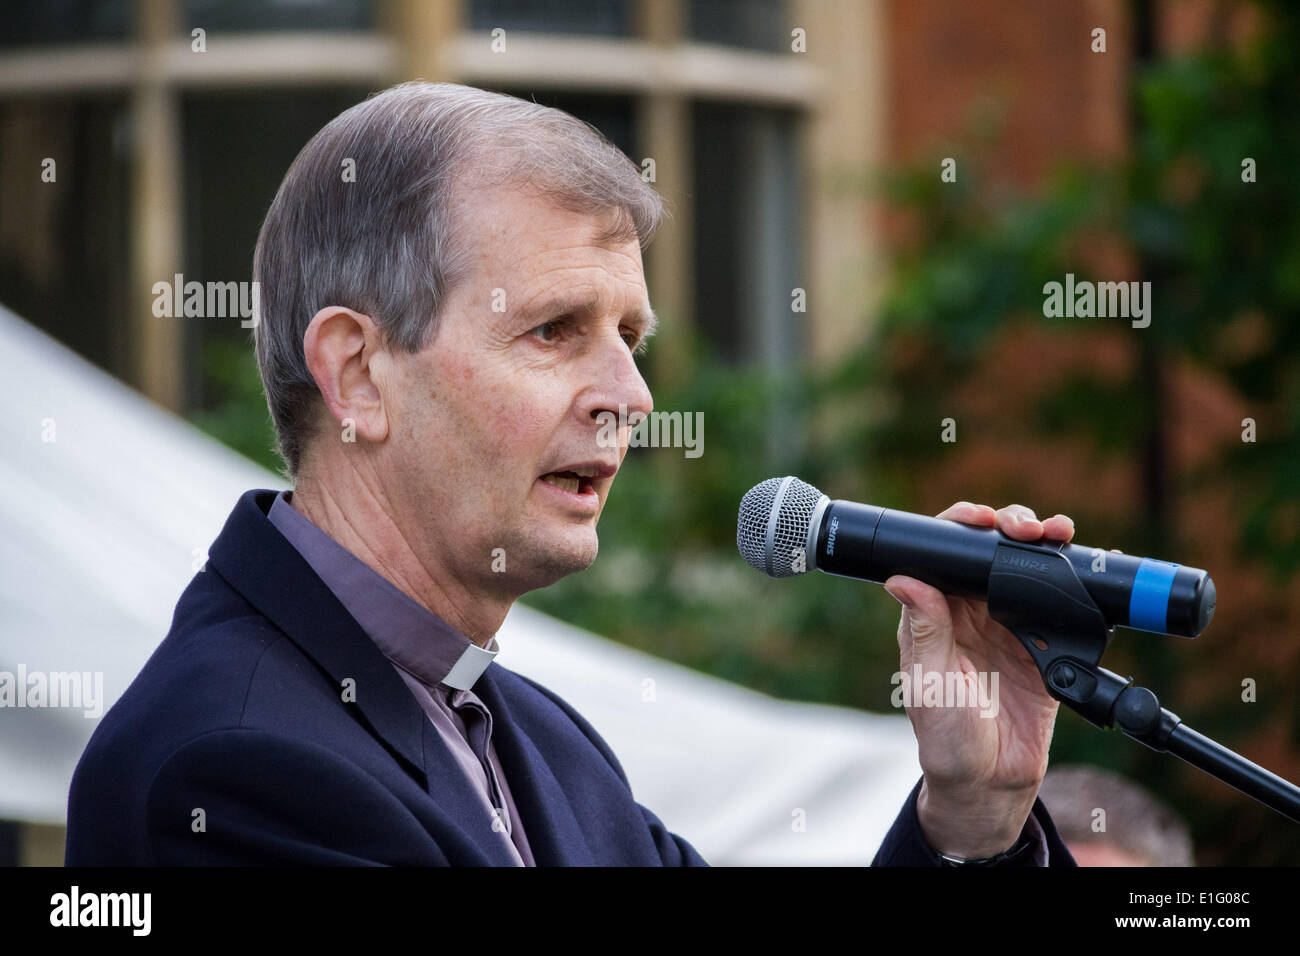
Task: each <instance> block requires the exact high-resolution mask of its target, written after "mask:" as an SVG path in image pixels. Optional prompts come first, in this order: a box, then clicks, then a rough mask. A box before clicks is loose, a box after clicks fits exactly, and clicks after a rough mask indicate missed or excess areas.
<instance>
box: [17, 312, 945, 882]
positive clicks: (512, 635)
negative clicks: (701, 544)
mask: <svg viewBox="0 0 1300 956" xmlns="http://www.w3.org/2000/svg"><path fill="white" fill-rule="evenodd" d="M0 368H4V369H5V370H6V372H7V373H8V374H9V375H11V376H16V377H17V381H16V382H14V381H12V380H11V384H12V385H13V386H14V387H13V388H11V389H10V390H9V392H8V393H7V394H8V396H9V403H10V404H9V408H8V409H7V413H6V414H5V415H4V416H0V489H2V490H3V495H0V679H3V672H8V673H10V674H12V675H15V676H14V677H13V678H11V680H14V681H16V680H17V679H18V677H17V675H19V674H20V673H22V672H25V673H27V674H32V673H36V672H42V673H45V674H51V673H67V672H79V673H90V674H91V675H94V674H96V673H99V674H102V681H103V684H102V695H103V700H102V702H101V703H102V710H107V708H108V707H109V706H111V704H112V702H113V701H115V700H116V699H117V698H118V697H119V696H120V695H121V693H122V692H123V691H124V690H125V689H126V687H127V685H128V684H129V683H130V681H131V680H132V678H133V677H134V676H135V675H136V673H137V672H138V671H139V669H140V668H141V667H142V666H143V664H144V662H145V660H146V659H147V658H148V656H149V654H150V653H152V651H153V650H154V648H155V647H156V646H157V645H158V643H159V642H160V641H161V640H162V638H163V636H164V635H165V634H166V632H167V629H168V626H169V623H170V621H171V615H172V611H173V608H174V606H175V603H176V599H177V598H178V597H179V595H180V593H181V591H182V590H183V589H184V587H185V585H186V584H187V583H188V581H189V579H190V578H191V577H192V576H193V574H194V573H195V571H196V570H197V569H198V568H199V567H200V566H201V565H202V562H203V560H204V557H205V554H206V549H207V546H208V545H209V544H210V543H211V541H212V540H213V539H214V538H215V537H216V535H217V533H218V532H219V531H220V529H221V526H222V524H223V523H224V521H225V519H226V516H227V515H228V514H229V512H230V509H231V508H232V507H233V506H234V503H235V501H236V499H237V498H238V497H239V495H240V494H242V493H243V492H244V491H247V490H248V489H250V488H280V487H284V483H283V480H282V479H280V478H279V477H277V476H275V475H273V474H272V473H270V472H268V471H266V470H264V469H262V468H261V467H259V466H257V465H255V464H253V463H252V462H250V461H248V460H247V459H245V458H243V457H242V456H240V455H238V454H237V453H235V452H233V451H231V450H230V449H228V448H226V447H225V446H224V445H222V444H220V443H219V442H217V441H215V440H213V439H211V438H209V437H208V436H206V435H205V434H203V433H202V432H201V431H199V430H198V429H196V428H194V427H193V426H191V425H190V424H189V423H187V422H185V421H184V420H182V419H180V418H177V417H175V416H174V415H171V414H170V413H168V412H166V411H164V410H162V409H159V408H158V407H156V406H155V405H153V404H151V403H150V402H149V401H148V400H147V399H145V398H143V397H141V396H140V395H138V394H137V393H135V392H134V391H132V390H131V389H129V388H128V387H126V386H125V385H123V384H121V383H120V382H118V381H117V380H116V379H114V378H112V377H111V376H109V375H107V374H105V373H104V372H102V371H100V370H99V369H98V368H96V367H95V366H93V365H91V364H90V363H88V362H86V361H85V360H83V359H82V358H80V357H79V356H77V355H75V354H74V353H72V352H71V351H69V350H68V349H66V348H64V347H63V346H62V345H60V344H58V343H57V342H55V341H54V340H53V339H51V338H49V337H48V336H46V335H44V334H43V333H42V332H40V331H38V330H37V329H35V328H33V327H32V326H31V325H29V324H27V323H26V322H24V321H22V320H21V319H19V318H18V317H17V316H15V315H14V314H13V313H11V312H9V311H7V310H5V309H4V308H3V307H0ZM886 637H887V636H886ZM498 640H499V643H500V645H501V647H502V651H501V654H500V655H499V657H498V661H499V662H500V663H501V664H503V665H504V666H506V667H509V668H512V669H514V670H516V671H519V672H520V673H523V674H526V675H528V676H529V677H532V678H533V679H535V680H537V681H539V682H540V683H542V684H543V685H545V686H547V687H549V688H551V689H552V690H554V691H555V692H556V693H558V694H559V695H560V696H561V697H563V698H565V699H566V700H568V701H569V702H570V703H571V704H573V706H574V707H576V708H577V710H578V711H579V712H580V713H582V714H583V716H585V717H586V718H587V719H588V720H589V721H590V722H591V723H592V725H593V726H595V728H596V729H597V730H598V731H599V732H600V733H601V735H602V736H604V738H605V739H606V740H607V741H608V742H609V744H610V746H611V747H612V748H613V750H614V752H615V753H616V754H617V755H618V757H619V759H620V761H621V763H622V764H623V767H624V769H625V770H626V771H627V774H628V778H629V780H630V781H631V785H632V790H633V793H634V794H635V795H636V798H637V800H638V801H639V802H640V803H642V804H643V805H645V806H647V807H649V808H650V809H651V810H653V811H654V812H655V813H656V814H658V815H659V817H660V818H661V819H662V820H663V821H664V823H665V824H666V825H668V826H669V827H670V828H671V829H672V830H673V831H674V832H676V833H678V834H680V835H682V836H683V837H685V838H686V839H688V840H690V841H691V843H692V844H693V845H694V846H695V847H696V848H697V849H698V850H699V851H700V853H701V854H702V855H703V856H704V858H705V859H707V860H709V861H710V862H711V863H714V864H721V865H727V864H731V865H738V864H757V865H763V864H842V865H864V864H866V863H869V862H870V861H871V858H872V857H873V856H874V854H875V851H876V849H877V847H878V846H879V844H880V840H881V839H882V837H883V836H884V834H885V831H886V830H887V829H888V827H889V825H890V823H891V822H892V821H893V819H894V817H895V816H896V815H897V813H898V811H899V809H900V808H901V806H902V802H903V799H904V798H905V797H906V795H907V793H908V792H909V790H910V789H911V787H912V785H913V784H914V783H915V782H916V780H917V779H918V778H919V776H920V767H919V764H918V763H917V756H916V741H915V738H914V737H913V735H912V731H911V727H910V725H909V724H908V721H907V719H906V717H903V716H901V715H875V714H868V713H864V712H860V711H855V710H850V709H847V708H838V707H826V706H820V705H811V704H801V703H794V702H788V701H781V700H776V699H774V698H771V697H768V696H766V695H763V694H759V693H755V692H753V691H750V690H747V689H745V688H742V687H739V686H737V685H734V684H730V683H728V682H726V681H721V680H718V679H716V678H713V677H709V676H707V675H704V674H699V673H696V672H694V671H691V670H689V669H687V668H683V667H680V666H678V665H675V664H672V663H669V662H667V661H662V660H659V659H657V658H654V657H652V656H650V655H647V654H644V653H641V652H639V651H635V650H632V649H630V648H627V647H625V646H623V645H620V644H617V643H614V642H612V641H608V640H605V639H602V638H599V637H597V636H595V635H592V634H590V633H587V632H584V631H581V630H579V629H577V628H574V627H571V626H569V625H567V624H564V623H563V622H561V621H558V620H556V619H554V618H551V617H548V616H547V615H544V614H541V613H539V612H537V611H534V610H531V609H529V608H526V607H522V606H519V605H516V607H515V609H514V610H513V611H512V612H511V613H510V615H509V617H508V618H507V619H506V622H505V624H504V625H503V627H502V629H501V631H500V633H499V635H498ZM93 686H94V677H93V676H92V678H91V680H90V682H89V683H88V684H87V685H86V686H85V687H84V688H83V690H85V691H86V692H88V693H93ZM82 703H83V705H85V704H87V703H93V701H83V702H82ZM86 709H87V708H86V707H85V706H82V707H79V708H76V707H48V706H47V707H41V708H33V707H17V706H0V817H3V818H7V819H13V820H23V821H30V822H34V823H62V822H64V820H65V814H66V806H67V792H68V783H69V781H70V779H71V776H72V771H73V768H74V767H75V766H76V762H77V759H78V757H79V756H80V754H81V751H82V749H83V748H84V747H85V745H86V742H87V740H89V738H90V734H91V731H92V730H93V728H94V726H95V724H96V720H97V719H98V718H97V717H95V716H86V715H85V710H86Z"/></svg>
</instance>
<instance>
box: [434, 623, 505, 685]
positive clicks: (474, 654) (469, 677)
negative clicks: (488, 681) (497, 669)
mask: <svg viewBox="0 0 1300 956" xmlns="http://www.w3.org/2000/svg"><path fill="white" fill-rule="evenodd" d="M499 650H500V648H499V647H498V646H497V639H496V636H495V635H494V636H493V637H492V640H491V641H489V642H488V646H487V647H479V646H478V645H477V644H470V645H469V647H467V648H465V651H464V653H462V654H461V655H460V659H459V660H457V661H456V663H455V664H453V665H452V666H451V670H450V671H448V672H447V676H446V677H444V678H443V679H442V682H443V683H444V684H446V685H447V686H448V687H451V688H454V689H455V690H469V689H470V688H471V687H473V686H474V682H475V681H476V680H478V679H479V678H480V677H482V676H483V672H484V671H485V670H487V666H488V665H489V664H491V663H492V659H493V658H494V657H496V656H497V653H498V651H499Z"/></svg>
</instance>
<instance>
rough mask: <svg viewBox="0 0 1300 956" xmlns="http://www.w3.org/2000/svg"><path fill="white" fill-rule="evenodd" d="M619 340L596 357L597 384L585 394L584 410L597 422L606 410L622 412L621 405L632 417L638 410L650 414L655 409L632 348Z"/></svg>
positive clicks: (625, 413) (614, 413)
mask: <svg viewBox="0 0 1300 956" xmlns="http://www.w3.org/2000/svg"><path fill="white" fill-rule="evenodd" d="M615 341H616V342H617V345H616V346H613V347H612V348H608V349H601V350H599V352H598V354H597V355H594V356H593V360H594V361H595V363H596V365H597V368H596V369H595V382H596V384H595V387H593V388H592V389H590V390H589V392H588V394H587V395H586V396H585V400H584V402H583V406H584V407H583V409H582V411H583V412H585V413H586V414H587V415H588V416H590V418H591V419H592V420H594V421H596V422H600V421H601V420H602V415H603V414H604V413H606V412H608V413H610V414H613V415H618V414H619V413H620V406H622V413H623V414H624V415H628V416H631V415H632V413H634V412H639V413H640V414H641V415H649V414H650V412H652V411H653V410H654V397H653V396H652V395H651V394H650V387H649V386H648V385H646V383H645V378H644V377H643V376H642V375H641V370H640V369H639V368H638V367H637V364H636V359H635V358H633V356H632V351H631V350H630V349H629V348H628V347H627V343H626V342H624V341H623V339H622V338H621V337H619V338H616V340H615Z"/></svg>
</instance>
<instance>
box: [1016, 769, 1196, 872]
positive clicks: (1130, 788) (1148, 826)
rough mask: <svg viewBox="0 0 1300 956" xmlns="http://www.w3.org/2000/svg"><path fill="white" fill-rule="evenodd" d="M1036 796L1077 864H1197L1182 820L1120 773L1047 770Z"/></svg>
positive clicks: (1185, 825) (1189, 837)
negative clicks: (1045, 807) (1045, 808)
mask: <svg viewBox="0 0 1300 956" xmlns="http://www.w3.org/2000/svg"><path fill="white" fill-rule="evenodd" d="M1039 796H1040V797H1042V799H1043V803H1045V804H1046V805H1047V809H1048V812H1049V813H1051V814H1052V820H1053V821H1054V822H1055V823H1056V829H1057V832H1058V833H1059V834H1060V835H1061V839H1062V840H1064V841H1065V845H1066V846H1067V847H1069V849H1070V854H1071V855H1072V856H1073V857H1074V860H1075V862H1076V863H1078V864H1079V865H1080V866H1195V865H1196V860H1195V858H1194V856H1193V855H1192V836H1191V833H1190V832H1189V831H1188V829H1187V823H1186V821H1184V820H1183V818H1182V817H1181V816H1179V815H1178V814H1177V813H1175V812H1174V811H1173V810H1172V809H1171V808H1170V807H1169V806H1168V805H1167V804H1165V803H1164V802H1162V801H1160V800H1158V799H1156V798H1155V797H1154V796H1152V795H1151V793H1150V792H1149V791H1148V790H1147V789H1146V788H1145V787H1141V786H1139V785H1138V784H1136V783H1134V782H1133V781H1131V780H1128V779H1126V778H1125V777H1123V776H1121V775H1120V774H1117V773H1115V772H1113V771H1110V770H1103V769H1102V768H1100V767H1087V766H1083V765H1078V766H1062V767H1049V768H1048V770H1047V776H1046V777H1044V778H1043V786H1042V788H1041V789H1040V790H1039Z"/></svg>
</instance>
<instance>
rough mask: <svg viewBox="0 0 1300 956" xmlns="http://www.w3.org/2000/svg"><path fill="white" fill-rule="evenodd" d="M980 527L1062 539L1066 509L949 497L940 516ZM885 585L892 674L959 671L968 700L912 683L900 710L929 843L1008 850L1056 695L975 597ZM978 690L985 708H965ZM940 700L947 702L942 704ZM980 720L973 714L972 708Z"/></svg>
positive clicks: (1043, 754)
mask: <svg viewBox="0 0 1300 956" xmlns="http://www.w3.org/2000/svg"><path fill="white" fill-rule="evenodd" d="M939 517H940V518H947V519H950V520H952V521H960V522H961V523H962V524H968V525H972V526H975V527H979V528H991V527H994V526H996V527H997V528H998V529H999V530H1000V531H1002V532H1003V533H1004V534H1006V535H1007V536H1008V537H1011V538H1015V539H1016V540H1018V541H1037V540H1039V539H1040V538H1050V539H1052V540H1055V541H1069V540H1070V538H1072V537H1073V536H1074V522H1073V521H1072V520H1070V519H1069V518H1067V517H1066V516H1065V515H1059V514H1058V515H1056V516H1055V517H1052V518H1048V519H1047V520H1046V521H1039V520H1038V519H1037V518H1036V517H1035V516H1034V513H1033V512H1032V511H1031V510H1029V509H1028V508H1025V507H1023V506H1021V505H1008V506H1007V507H1005V508H1003V509H1002V510H1000V511H996V512H995V511H994V510H993V509H992V508H990V507H989V506H988V505H974V504H971V503H970V502H967V501H962V502H958V503H957V504H955V505H953V506H952V507H951V508H949V509H948V510H947V511H945V512H943V513H942V514H940V515H939ZM885 589H886V590H887V591H888V592H889V593H890V594H892V595H893V596H894V597H895V598H896V599H897V600H898V602H899V603H900V604H902V605H903V613H902V619H901V620H900V621H899V625H898V649H899V655H900V662H899V663H900V670H901V671H902V673H903V674H904V675H907V679H908V680H910V679H911V677H912V675H913V674H914V673H915V670H914V668H915V665H917V664H919V665H920V666H921V670H922V673H923V674H929V673H931V672H938V673H939V674H941V675H945V676H944V684H945V686H950V685H951V682H952V681H951V679H950V678H948V677H947V676H946V675H948V674H954V673H955V674H961V675H964V677H963V679H964V680H965V689H966V692H967V693H966V700H967V706H943V707H933V706H931V707H925V706H922V703H923V700H922V693H921V691H922V688H921V687H916V686H913V687H912V688H911V700H910V706H908V708H907V716H908V718H909V719H910V720H911V721H912V729H913V731H915V733H916V739H917V744H918V745H919V751H920V761H921V770H922V771H923V773H924V778H923V781H922V784H921V792H920V794H919V795H918V798H917V816H918V818H919V819H920V823H921V829H922V831H923V832H924V834H925V837H926V839H927V840H928V841H929V843H930V845H931V846H932V847H934V848H935V849H936V850H938V851H939V852H941V853H948V854H952V855H956V856H961V857H964V858H967V859H976V858H982V857H989V856H994V855H996V854H998V853H1001V852H1003V851H1004V850H1008V849H1010V848H1011V847H1012V846H1013V845H1014V844H1015V842H1016V840H1017V839H1018V838H1019V836H1020V832H1021V830H1022V829H1023V828H1024V825H1025V821H1026V820H1027V819H1028V818H1029V813H1030V811H1031V810H1032V809H1033V806H1034V800H1035V798H1036V797H1037V795H1038V788H1039V785H1040V784H1041V783H1042V780H1043V775H1044V774H1045V773H1046V772H1047V750H1048V745H1049V744H1050V743H1051V741H1052V728H1053V725H1054V723H1055V721H1056V711H1057V707H1058V703H1057V701H1056V700H1055V699H1054V698H1052V697H1051V696H1050V695H1049V694H1048V693H1047V691H1046V690H1045V689H1044V688H1043V681H1042V678H1041V677H1040V676H1039V673H1038V668H1037V667H1035V666H1034V662H1033V660H1032V659H1031V658H1030V656H1029V652H1028V651H1027V650H1025V648H1024V647H1023V646H1022V645H1021V644H1020V642H1019V641H1018V640H1017V639H1016V637H1015V635H1013V634H1012V633H1011V632H1010V631H1008V630H1007V629H1006V628H1005V627H1003V626H1002V625H1001V624H999V623H997V622H996V621H994V620H993V619H992V618H990V617H989V613H988V605H987V604H986V603H985V602H984V601H977V600H969V599H965V598H954V597H948V596H946V595H944V594H943V593H942V592H940V591H938V590H936V589H935V588H932V587H930V586H929V585H927V584H924V583H922V582H921V581H918V580H916V579H915V578H909V577H905V576H903V575H894V576H893V577H891V578H890V579H889V580H888V581H886V582H885ZM981 687H983V688H987V691H988V698H987V702H988V703H989V704H990V705H991V706H988V707H987V708H985V707H983V706H980V705H978V704H977V705H976V706H970V702H971V701H973V700H974V701H978V700H979V696H978V695H977V694H976V693H975V691H977V690H979V689H980V688H981ZM945 703H952V702H951V701H945ZM982 713H983V714H984V716H981V714H982Z"/></svg>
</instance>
